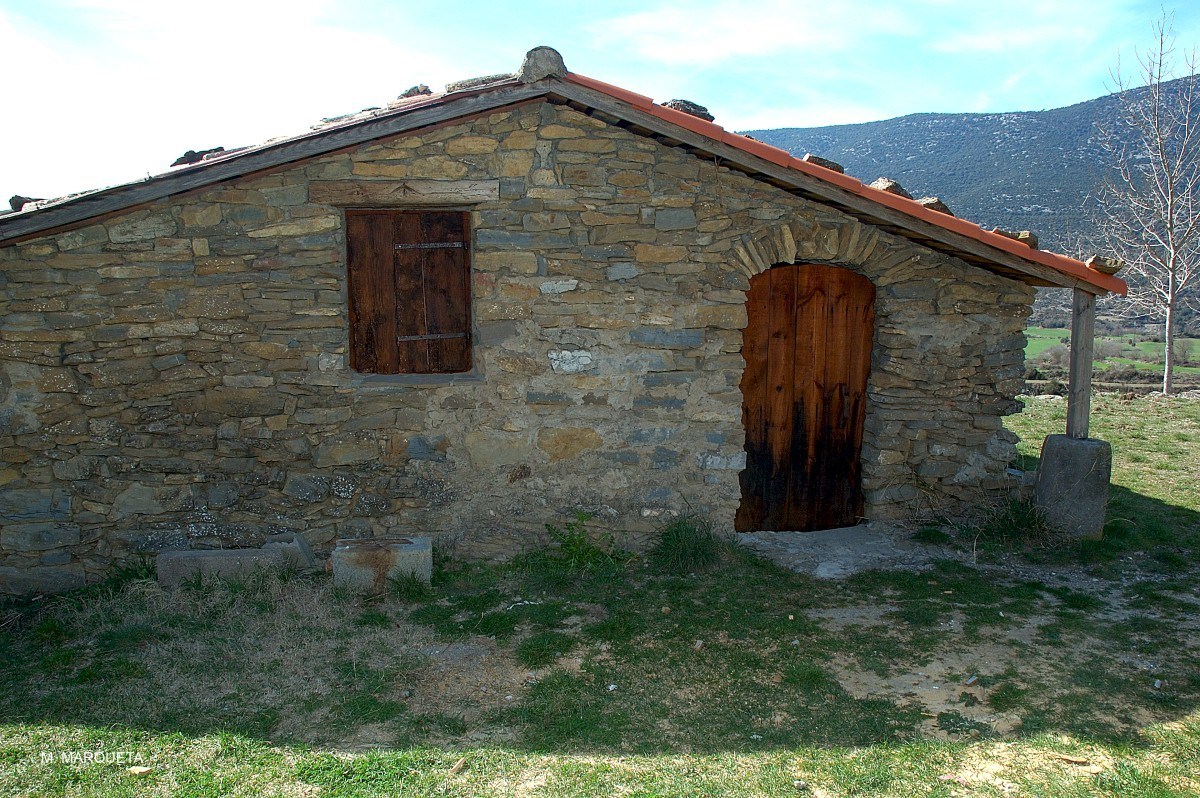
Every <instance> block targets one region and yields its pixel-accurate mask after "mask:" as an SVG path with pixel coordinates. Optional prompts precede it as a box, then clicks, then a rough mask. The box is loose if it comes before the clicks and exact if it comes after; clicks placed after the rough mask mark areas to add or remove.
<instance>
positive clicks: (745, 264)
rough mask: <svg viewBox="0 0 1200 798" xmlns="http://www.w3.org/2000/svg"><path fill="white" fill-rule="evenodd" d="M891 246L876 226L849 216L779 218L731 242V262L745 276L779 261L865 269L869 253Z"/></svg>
mask: <svg viewBox="0 0 1200 798" xmlns="http://www.w3.org/2000/svg"><path fill="white" fill-rule="evenodd" d="M891 249H894V247H893V245H891V244H889V243H885V242H884V241H883V237H882V236H881V234H880V232H879V230H877V229H876V228H874V227H872V226H870V225H865V224H860V223H859V222H856V221H853V220H847V221H836V222H835V221H831V220H823V219H814V220H809V219H805V220H802V221H793V222H790V223H788V222H779V223H776V224H773V225H770V226H768V227H761V228H759V229H757V230H753V231H751V232H749V233H746V234H745V235H743V236H741V237H740V238H738V239H737V240H736V241H735V242H734V246H733V256H734V265H735V266H736V267H737V269H738V271H740V272H741V273H742V274H744V275H745V276H746V279H747V280H749V279H750V278H752V277H754V276H755V275H758V274H762V273H763V272H765V271H766V270H767V269H769V268H771V267H772V266H774V265H776V264H779V263H798V262H805V263H836V264H839V265H843V266H849V267H851V268H855V269H857V270H860V271H865V268H864V267H865V266H866V265H867V262H868V261H869V260H871V259H872V257H878V256H880V255H883V254H885V251H886V250H891Z"/></svg>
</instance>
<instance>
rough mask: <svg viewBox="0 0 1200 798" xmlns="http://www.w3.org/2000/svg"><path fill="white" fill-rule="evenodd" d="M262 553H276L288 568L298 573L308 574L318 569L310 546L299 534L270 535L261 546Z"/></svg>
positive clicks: (315, 557)
mask: <svg viewBox="0 0 1200 798" xmlns="http://www.w3.org/2000/svg"><path fill="white" fill-rule="evenodd" d="M263 551H278V552H279V553H280V554H281V555H282V556H283V561H284V562H285V563H286V564H287V566H288V567H289V568H292V569H294V570H296V571H297V572H299V573H302V574H303V573H308V572H310V571H315V570H317V569H318V566H317V556H316V555H315V554H313V550H312V546H309V545H308V540H307V539H305V537H304V535H301V534H300V533H299V532H284V533H281V534H278V535H271V536H270V537H269V538H267V542H266V544H264V545H263Z"/></svg>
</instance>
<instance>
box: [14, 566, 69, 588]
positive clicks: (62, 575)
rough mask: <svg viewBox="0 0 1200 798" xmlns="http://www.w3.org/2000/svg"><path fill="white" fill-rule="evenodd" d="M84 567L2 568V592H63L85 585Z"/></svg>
mask: <svg viewBox="0 0 1200 798" xmlns="http://www.w3.org/2000/svg"><path fill="white" fill-rule="evenodd" d="M84 581H85V579H84V574H83V567H82V566H80V565H69V566H66V567H61V568H59V567H54V568H46V567H38V568H8V567H4V568H0V593H62V592H64V591H67V590H74V589H76V588H80V587H83V585H84Z"/></svg>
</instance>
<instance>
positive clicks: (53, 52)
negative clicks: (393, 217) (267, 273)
mask: <svg viewBox="0 0 1200 798" xmlns="http://www.w3.org/2000/svg"><path fill="white" fill-rule="evenodd" d="M62 10H63V11H65V12H66V13H69V14H71V15H73V16H74V18H75V19H74V23H73V25H72V26H70V27H71V28H74V29H75V30H80V29H81V30H82V32H83V33H82V35H79V34H75V35H72V34H71V33H70V28H68V29H67V30H65V31H48V30H46V29H44V28H41V27H39V26H37V25H35V24H34V23H33V22H32V21H30V20H29V19H26V18H22V17H20V16H18V15H17V14H15V13H12V12H7V11H5V10H4V9H2V8H0V52H4V53H5V61H6V63H8V64H14V63H17V64H21V65H22V69H23V74H22V76H21V78H20V79H19V80H12V79H9V80H6V82H5V87H4V90H3V91H4V101H5V105H6V106H7V108H9V109H10V111H11V117H10V119H11V120H13V122H17V123H16V124H14V123H13V122H10V123H9V124H7V125H5V126H4V128H3V129H0V193H3V192H5V191H7V193H4V194H3V198H7V197H8V196H9V195H10V194H12V193H22V194H33V195H37V196H56V195H60V194H63V193H67V192H71V191H78V190H82V189H86V188H95V187H98V186H101V185H109V184H113V183H116V182H123V181H125V180H129V179H136V178H137V177H139V176H144V175H145V174H146V173H147V172H153V173H158V172H161V171H164V170H165V169H166V168H167V166H168V165H169V164H170V163H171V161H172V160H173V159H174V158H175V157H177V156H178V155H179V154H181V153H182V152H183V151H184V150H187V149H202V148H207V147H213V146H218V145H220V146H225V147H234V146H240V145H247V144H255V143H259V142H261V141H263V140H265V139H267V138H270V137H271V136H274V135H279V134H289V133H298V132H301V131H303V130H306V129H307V127H308V125H310V124H311V123H313V122H316V121H317V120H318V119H319V118H320V117H322V116H331V115H335V114H338V113H345V112H350V111H357V110H359V109H360V108H363V107H366V106H370V105H379V104H382V103H384V102H386V101H387V100H389V99H391V98H393V97H395V96H396V95H397V94H399V93H400V92H401V91H403V90H404V89H406V88H408V87H409V86H411V85H413V84H415V83H418V82H424V83H429V84H430V85H432V86H434V87H440V86H441V85H442V84H444V83H445V82H447V81H448V80H454V79H458V78H462V77H467V76H469V75H470V74H472V72H471V69H472V65H471V64H470V63H469V57H468V58H467V59H463V60H460V61H458V62H457V63H456V64H452V63H451V62H450V61H449V60H448V59H447V58H445V57H444V56H442V55H440V54H439V53H438V52H437V50H436V49H435V47H434V46H433V45H434V43H433V42H428V45H429V47H428V49H426V48H425V47H424V46H423V43H422V42H421V41H420V39H419V37H412V36H409V37H405V38H406V41H407V42H409V43H406V45H405V46H403V47H402V46H399V45H398V44H397V43H395V42H394V41H393V39H392V38H390V37H389V36H387V35H385V33H384V32H383V31H355V30H350V29H347V28H343V27H340V26H339V25H338V24H336V22H334V21H332V20H334V19H336V17H337V13H336V12H337V10H338V6H337V3H336V2H333V0H289V2H255V0H208V2H206V3H204V4H203V5H199V4H191V3H174V2H161V1H160V0H68V3H67V5H66V6H65V7H64V8H63V9H62ZM414 38H417V40H418V43H417V44H416V45H415V46H414V45H412V44H411V42H412V40H413V39H414ZM456 55H460V56H461V55H463V54H461V53H459V54H456ZM464 70H466V72H465V73H464ZM480 71H487V70H486V69H482V70H480Z"/></svg>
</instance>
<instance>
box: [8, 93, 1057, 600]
mask: <svg viewBox="0 0 1200 798" xmlns="http://www.w3.org/2000/svg"><path fill="white" fill-rule="evenodd" d="M314 181H372V182H377V183H379V186H376V188H378V187H382V186H384V184H390V187H395V188H401V185H402V184H406V185H408V186H409V188H408V189H402V190H407V191H409V192H410V193H411V192H412V190H413V187H417V188H419V189H420V191H422V192H428V191H430V190H431V188H430V187H433V188H432V191H433V196H438V192H439V191H442V192H443V193H444V191H445V190H447V189H448V190H449V191H450V192H451V194H452V193H453V191H454V190H455V187H456V186H467V185H469V186H471V190H472V191H475V192H478V191H479V190H481V189H482V190H483V191H484V193H485V196H489V197H491V198H489V199H485V200H484V201H482V202H480V203H479V204H476V205H475V206H474V207H473V213H472V225H473V235H474V252H473V290H474V315H475V320H476V336H477V341H476V349H475V359H476V369H475V372H476V373H475V374H474V375H472V376H470V377H466V378H463V377H458V378H453V379H451V378H440V379H434V380H432V381H429V380H427V381H426V382H427V383H428V384H413V383H414V382H415V381H414V380H413V379H411V378H407V379H406V378H402V377H366V376H363V375H357V374H355V373H353V372H351V371H349V369H348V368H347V365H346V349H347V326H346V325H347V321H346V296H345V263H344V257H345V256H344V252H345V241H344V236H343V232H342V230H343V221H344V220H343V214H342V211H341V210H340V209H339V208H337V207H333V206H331V205H325V204H320V203H317V202H313V201H310V189H311V188H312V186H313V185H315V183H314ZM410 181H415V182H410ZM466 181H469V182H466ZM439 187H441V188H439ZM313 193H314V194H315V193H316V191H315V189H314V190H313ZM778 262H829V263H838V264H842V265H846V266H848V267H849V268H853V269H855V270H857V271H860V272H862V273H863V274H865V275H866V276H868V277H869V278H870V279H871V280H873V281H874V282H875V284H876V285H877V287H878V298H877V308H876V312H877V329H876V336H875V346H874V352H873V358H872V372H871V378H870V385H869V397H870V407H869V409H868V415H867V421H866V431H865V443H864V449H863V460H864V489H865V493H866V500H867V513H868V516H869V517H873V518H880V517H898V516H905V515H907V514H910V513H913V512H917V511H921V510H924V509H928V507H929V506H931V505H936V506H938V507H939V508H940V510H941V511H943V512H946V513H950V514H953V512H954V511H955V508H956V507H957V506H958V503H961V502H973V501H975V500H976V499H977V497H978V494H979V491H980V490H981V489H983V490H986V489H993V488H998V487H1001V486H1002V484H1003V474H1004V469H1005V466H1006V465H1007V463H1008V461H1009V459H1010V458H1011V457H1012V456H1013V453H1014V452H1013V447H1012V440H1013V439H1012V438H1011V436H1010V435H1009V434H1008V433H1006V432H1005V431H1004V430H1003V429H1002V428H1001V426H1000V419H1001V417H1002V416H1003V415H1004V414H1006V413H1008V412H1012V411H1013V410H1014V409H1015V406H1014V404H1013V402H1012V397H1013V395H1015V393H1016V392H1017V391H1018V389H1019V387H1020V379H1021V376H1022V374H1021V372H1022V362H1023V361H1022V358H1023V354H1022V350H1023V346H1024V337H1023V334H1022V329H1023V326H1024V320H1025V317H1026V316H1027V314H1028V312H1029V307H1030V303H1031V301H1032V298H1033V290H1032V289H1031V288H1029V287H1027V286H1025V285H1022V284H1020V283H1017V282H1015V281H1012V280H1009V279H1006V278H1002V277H998V276H995V275H992V274H990V273H987V272H985V271H983V270H980V269H977V268H973V267H969V266H967V265H966V264H964V263H962V262H960V261H957V260H955V259H952V258H949V257H946V256H942V255H939V254H936V253H933V252H931V251H929V250H925V249H922V248H919V247H916V246H914V245H912V244H910V243H908V242H906V241H904V240H902V239H898V238H895V237H893V236H890V235H888V234H885V233H881V232H879V231H878V230H875V229H873V228H869V227H865V226H863V225H861V224H859V223H858V222H856V221H854V220H852V219H850V218H848V217H846V216H843V215H841V214H840V213H838V212H836V211H833V210H831V209H829V208H826V207H823V206H820V205H815V204H812V203H809V202H806V201H803V200H801V199H799V198H797V197H794V196H792V195H789V194H787V193H785V192H783V191H781V190H779V189H776V188H774V187H772V186H769V185H766V184H763V183H761V182H757V181H755V180H752V179H750V178H748V177H746V176H744V175H741V174H739V173H736V172H730V171H728V170H727V169H725V168H723V167H721V166H719V165H718V164H716V163H714V162H713V161H711V160H702V159H700V158H697V157H694V156H691V155H688V154H686V153H685V152H684V151H682V150H679V149H672V148H667V147H664V146H662V145H660V144H657V143H655V142H653V141H650V140H647V139H644V138H641V137H638V136H636V135H634V134H631V133H629V132H627V131H624V130H622V129H619V128H616V127H612V126H609V125H606V124H604V123H602V122H599V121H597V120H594V119H591V118H589V117H587V116H584V115H582V114H579V113H576V112H574V111H572V110H570V109H567V108H565V107H560V106H554V105H549V104H541V105H533V106H526V107H523V108H519V109H515V110H512V111H508V112H502V113H496V114H492V115H490V116H486V117H482V118H478V119H475V120H473V121H470V122H465V123H462V124H457V125H452V126H448V127H443V128H440V129H437V130H434V131H431V132H426V133H423V134H421V135H412V136H403V137H397V138H394V139H390V140H386V141H381V142H377V143H374V144H371V145H366V146H362V147H360V148H357V149H355V150H353V151H350V152H343V153H338V154H333V155H329V156H324V157H321V158H318V159H314V160H312V161H308V162H305V163H302V164H298V165H295V166H294V167H292V168H288V169H283V170H280V171H278V172H277V173H274V174H268V175H262V176H255V177H251V178H246V179H242V180H236V181H232V182H230V183H227V184H224V185H221V186H219V187H216V188H210V189H204V190H200V191H197V192H194V193H193V194H191V195H185V196H183V197H178V198H174V199H172V200H170V201H162V202H158V203H155V204H153V205H150V206H147V207H142V208H140V209H136V210H133V211H130V212H128V213H126V214H123V215H119V216H116V217H113V218H110V219H107V220H105V221H104V222H103V223H95V224H90V225H85V226H82V227H79V228H78V229H73V230H71V231H69V232H65V233H62V234H59V235H55V236H48V237H44V238H40V239H37V240H32V241H28V242H25V243H21V244H19V245H16V246H9V247H4V248H0V314H2V317H3V321H2V322H0V448H2V449H3V454H4V465H3V467H2V468H0V524H2V529H0V589H6V590H27V589H32V588H35V587H36V588H52V589H53V588H62V587H67V586H70V585H73V584H78V583H80V582H82V581H84V580H85V579H91V578H94V577H96V576H97V575H99V574H100V573H102V572H103V571H105V570H106V569H107V568H108V567H109V566H110V565H111V564H112V563H114V562H117V561H123V560H126V559H129V558H130V557H132V556H135V555H136V554H137V553H139V552H152V551H156V550H158V549H161V548H166V547H187V546H236V545H243V544H256V543H258V542H260V541H261V540H262V538H263V537H264V535H266V534H269V533H273V532H279V531H290V530H298V531H302V532H303V533H304V534H305V535H306V536H308V538H309V539H310V540H311V541H312V543H313V544H314V545H316V546H317V547H328V546H329V545H330V544H331V542H332V541H333V540H334V539H335V538H338V537H360V536H371V535H382V534H392V533H410V534H411V533H425V534H430V535H432V536H434V537H435V539H437V540H438V541H439V542H441V543H442V544H447V543H450V542H452V541H453V542H455V543H456V544H457V545H458V546H459V550H460V551H461V552H463V553H469V554H495V553H498V552H502V551H511V550H512V543H513V541H514V540H516V541H521V540H524V541H531V540H534V539H535V538H536V533H537V532H538V531H539V530H541V529H542V528H543V525H544V524H545V523H546V522H548V521H558V522H561V521H562V520H563V518H564V517H566V514H569V513H571V512H573V511H574V510H576V509H578V508H582V509H586V510H589V511H591V512H594V513H595V514H596V515H597V522H596V523H597V524H600V525H603V526H605V527H607V528H609V529H612V530H616V531H618V532H620V533H624V532H630V533H637V532H639V531H645V530H647V529H649V528H652V527H653V526H654V525H656V524H659V523H661V520H662V518H663V517H664V515H666V514H669V513H672V512H677V511H680V510H684V509H687V508H690V509H691V510H693V511H697V512H702V513H705V514H707V515H709V516H710V517H711V518H712V519H713V520H714V521H715V522H717V524H718V525H719V526H721V527H723V528H731V526H732V519H733V515H734V511H735V510H736V507H737V504H738V501H739V486H738V472H739V469H740V468H741V467H742V464H743V462H744V453H743V450H742V446H743V439H744V436H743V433H742V430H741V425H740V420H741V394H740V392H739V388H738V384H739V380H740V377H741V371H742V365H743V364H742V359H741V355H740V348H741V328H742V327H743V326H744V325H745V321H746V316H745V307H744V300H745V291H746V289H747V288H748V285H749V283H748V280H749V278H750V277H751V276H752V275H753V274H755V273H757V272H759V271H762V270H763V269H765V268H767V267H769V266H770V265H772V264H773V263H778Z"/></svg>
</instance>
